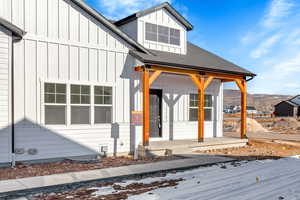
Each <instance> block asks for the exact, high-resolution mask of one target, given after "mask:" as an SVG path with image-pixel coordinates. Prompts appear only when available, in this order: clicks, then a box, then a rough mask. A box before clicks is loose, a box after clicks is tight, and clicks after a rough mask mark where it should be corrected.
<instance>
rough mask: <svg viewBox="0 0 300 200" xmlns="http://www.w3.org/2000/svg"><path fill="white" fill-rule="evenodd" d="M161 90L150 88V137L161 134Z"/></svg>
mask: <svg viewBox="0 0 300 200" xmlns="http://www.w3.org/2000/svg"><path fill="white" fill-rule="evenodd" d="M161 130H162V90H158V89H150V137H152V138H158V137H161V136H162V131H161Z"/></svg>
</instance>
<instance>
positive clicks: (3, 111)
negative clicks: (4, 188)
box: [0, 8, 11, 163]
mask: <svg viewBox="0 0 300 200" xmlns="http://www.w3.org/2000/svg"><path fill="white" fill-rule="evenodd" d="M0 9H1V8H0ZM0 44H1V46H0V49H1V52H2V53H1V54H0V63H1V64H0V85H1V87H0V163H1V162H4V163H7V162H10V161H11V156H10V155H11V154H10V153H11V127H10V124H11V120H10V81H11V78H10V75H11V74H10V50H11V33H10V32H8V31H7V30H6V29H4V28H3V27H2V26H0Z"/></svg>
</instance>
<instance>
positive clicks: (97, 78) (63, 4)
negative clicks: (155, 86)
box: [0, 0, 135, 160]
mask: <svg viewBox="0 0 300 200" xmlns="http://www.w3.org/2000/svg"><path fill="white" fill-rule="evenodd" d="M0 8H1V9H0V12H1V13H0V16H1V17H4V18H5V19H7V20H8V21H11V22H12V23H14V24H16V25H17V26H19V27H20V28H22V29H24V30H25V31H26V32H27V34H26V35H25V36H24V38H23V40H21V41H20V42H18V43H16V44H15V80H16V83H15V91H16V92H15V101H16V102H15V123H16V133H15V134H16V148H21V149H24V150H25V151H26V153H24V154H20V155H16V159H17V160H35V159H45V158H56V157H62V156H64V157H68V156H81V155H89V154H95V153H99V149H100V146H102V145H107V146H108V147H109V149H108V150H109V152H110V153H111V152H113V151H114V143H115V142H116V141H117V147H116V148H117V150H118V152H128V151H129V141H130V138H129V137H130V127H129V119H130V111H129V109H130V107H129V101H130V94H129V93H130V90H129V82H130V80H129V77H130V73H131V70H132V66H133V65H134V62H135V61H134V59H133V58H132V57H131V56H129V55H128V50H129V48H130V47H129V45H128V44H126V42H124V41H123V40H122V39H120V38H119V37H118V36H116V35H115V34H114V33H112V32H111V31H110V30H108V29H107V28H106V27H105V26H103V25H102V24H100V22H98V21H96V20H95V19H94V18H92V17H90V16H89V15H88V14H87V13H85V12H84V11H83V10H81V9H80V8H79V7H77V6H76V5H75V4H73V3H72V2H71V1H69V0H51V1H49V0H38V1H36V0H5V1H1V2H0ZM11 13H12V14H11ZM127 69H128V70H127ZM121 76H122V77H121ZM44 82H58V83H66V84H71V83H76V84H89V85H105V86H112V87H113V122H114V123H118V124H119V130H120V131H119V132H120V134H119V136H118V138H117V140H116V139H114V138H113V137H112V125H111V124H103V125H78V126H76V125H68V126H46V125H44V116H43V113H44V106H43V83H44ZM1 98H2V97H1ZM3 98H4V97H3ZM32 148H33V149H37V150H38V153H37V154H36V155H29V154H28V153H27V151H28V150H29V149H32Z"/></svg>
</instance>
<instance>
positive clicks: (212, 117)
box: [188, 92, 215, 123]
mask: <svg viewBox="0 0 300 200" xmlns="http://www.w3.org/2000/svg"><path fill="white" fill-rule="evenodd" d="M191 94H196V95H198V94H197V93H193V92H191V93H189V94H188V121H189V122H190V123H198V122H197V120H196V121H190V109H191V108H192V109H198V106H190V95H191ZM205 95H211V98H212V106H211V107H205V106H204V109H211V120H209V121H208V120H204V122H205V123H211V122H213V121H214V102H215V99H214V95H212V94H205Z"/></svg>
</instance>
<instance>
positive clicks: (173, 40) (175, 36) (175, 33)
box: [170, 28, 180, 45]
mask: <svg viewBox="0 0 300 200" xmlns="http://www.w3.org/2000/svg"><path fill="white" fill-rule="evenodd" d="M170 44H174V45H180V30H178V29H174V28H170Z"/></svg>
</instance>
